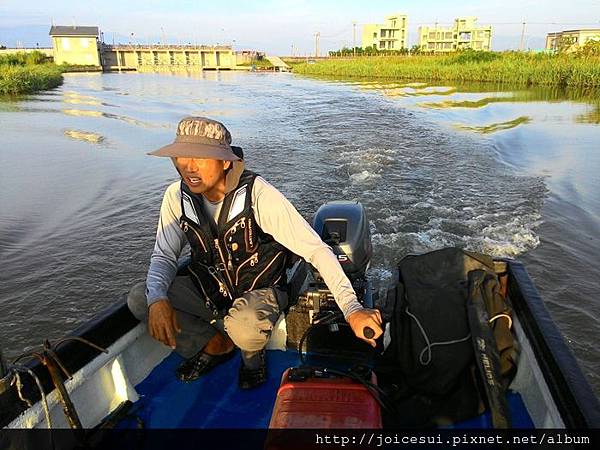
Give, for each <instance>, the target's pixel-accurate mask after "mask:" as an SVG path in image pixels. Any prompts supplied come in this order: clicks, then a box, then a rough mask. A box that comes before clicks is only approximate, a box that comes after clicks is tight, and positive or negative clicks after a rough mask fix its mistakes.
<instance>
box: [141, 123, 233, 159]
mask: <svg viewBox="0 0 600 450" xmlns="http://www.w3.org/2000/svg"><path fill="white" fill-rule="evenodd" d="M148 154H149V155H153V156H168V157H177V156H180V157H184V158H202V159H220V160H223V161H237V160H239V159H241V158H240V157H239V156H237V155H236V154H235V153H234V151H233V149H232V146H231V134H230V133H229V131H228V130H227V128H225V125H223V124H222V123H221V122H217V121H216V120H212V119H208V118H206V117H186V118H184V119H182V120H181V121H180V122H179V125H177V133H176V135H175V141H174V142H173V143H172V144H169V145H165V146H164V147H161V148H159V149H158V150H155V151H153V152H150V153H148Z"/></svg>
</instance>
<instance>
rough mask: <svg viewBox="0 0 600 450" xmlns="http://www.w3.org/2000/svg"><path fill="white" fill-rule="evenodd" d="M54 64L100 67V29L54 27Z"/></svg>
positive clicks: (51, 33) (52, 30)
mask: <svg viewBox="0 0 600 450" xmlns="http://www.w3.org/2000/svg"><path fill="white" fill-rule="evenodd" d="M50 37H51V38H52V47H53V49H54V62H55V63H56V64H62V63H67V64H75V65H83V66H95V67H99V66H100V65H101V63H100V50H99V45H98V27H76V26H66V27H65V26H54V25H53V26H52V28H50Z"/></svg>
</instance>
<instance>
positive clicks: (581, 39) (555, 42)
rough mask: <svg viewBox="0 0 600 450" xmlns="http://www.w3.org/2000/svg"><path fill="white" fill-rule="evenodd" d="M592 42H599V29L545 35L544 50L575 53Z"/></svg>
mask: <svg viewBox="0 0 600 450" xmlns="http://www.w3.org/2000/svg"><path fill="white" fill-rule="evenodd" d="M592 40H596V41H600V28H588V29H584V30H566V31H559V32H556V33H548V34H547V35H546V50H554V51H556V50H565V51H568V52H571V51H576V50H577V49H579V48H581V47H583V46H584V45H585V44H586V43H587V42H588V41H592Z"/></svg>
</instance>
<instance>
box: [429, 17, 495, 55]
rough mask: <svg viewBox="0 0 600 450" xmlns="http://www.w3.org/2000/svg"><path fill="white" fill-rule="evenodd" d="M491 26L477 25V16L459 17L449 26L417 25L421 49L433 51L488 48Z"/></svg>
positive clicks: (490, 38) (490, 40)
mask: <svg viewBox="0 0 600 450" xmlns="http://www.w3.org/2000/svg"><path fill="white" fill-rule="evenodd" d="M491 45H492V27H491V26H478V24H477V17H459V18H457V19H454V25H453V26H451V27H440V26H437V24H436V25H435V26H433V27H428V26H423V27H419V46H420V47H421V50H423V51H428V52H435V53H443V52H455V51H457V50H465V49H473V50H490V49H491V48H492V47H491Z"/></svg>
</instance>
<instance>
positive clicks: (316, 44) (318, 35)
mask: <svg viewBox="0 0 600 450" xmlns="http://www.w3.org/2000/svg"><path fill="white" fill-rule="evenodd" d="M320 37H321V32H320V31H317V32H316V33H315V58H318V57H319V38H320Z"/></svg>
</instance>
